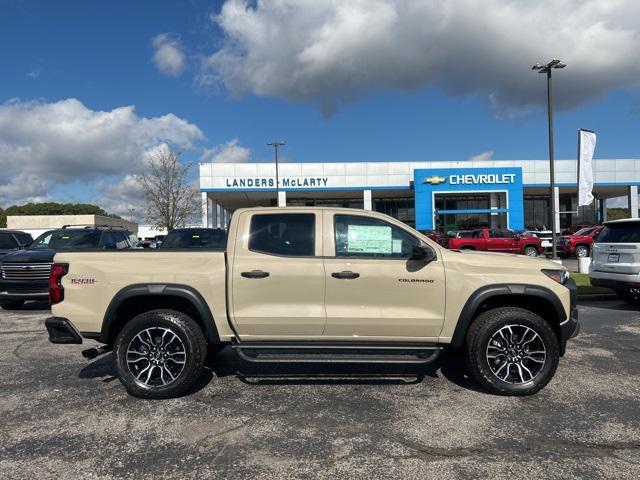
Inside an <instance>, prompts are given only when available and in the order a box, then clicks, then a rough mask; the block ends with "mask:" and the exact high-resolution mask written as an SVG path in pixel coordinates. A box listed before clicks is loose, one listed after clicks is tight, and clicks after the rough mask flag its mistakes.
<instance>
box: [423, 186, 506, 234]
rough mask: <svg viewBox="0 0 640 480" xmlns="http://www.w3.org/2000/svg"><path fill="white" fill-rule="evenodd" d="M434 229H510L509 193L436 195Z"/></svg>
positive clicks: (444, 230) (443, 230) (452, 193)
mask: <svg viewBox="0 0 640 480" xmlns="http://www.w3.org/2000/svg"><path fill="white" fill-rule="evenodd" d="M434 205H435V208H434V227H435V228H434V229H435V230H439V231H441V232H449V231H452V230H474V229H478V228H507V227H508V221H507V192H504V191H502V192H474V193H464V194H462V193H460V192H451V193H444V192H441V193H434Z"/></svg>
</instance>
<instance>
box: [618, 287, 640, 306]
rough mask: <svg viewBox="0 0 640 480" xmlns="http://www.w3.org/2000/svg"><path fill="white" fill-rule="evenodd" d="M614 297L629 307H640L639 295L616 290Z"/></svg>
mask: <svg viewBox="0 0 640 480" xmlns="http://www.w3.org/2000/svg"><path fill="white" fill-rule="evenodd" d="M616 295H617V296H618V298H619V299H620V300H624V301H625V302H627V303H630V304H631V305H640V294H638V293H635V292H631V291H629V290H616Z"/></svg>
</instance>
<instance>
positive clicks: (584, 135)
mask: <svg viewBox="0 0 640 480" xmlns="http://www.w3.org/2000/svg"><path fill="white" fill-rule="evenodd" d="M595 149H596V133H595V132H592V131H591V130H582V129H580V130H578V206H579V207H582V206H583V205H591V203H592V202H593V194H592V193H591V192H592V191H593V165H592V162H593V152H594V151H595Z"/></svg>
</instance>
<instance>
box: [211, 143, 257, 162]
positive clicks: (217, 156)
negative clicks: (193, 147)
mask: <svg viewBox="0 0 640 480" xmlns="http://www.w3.org/2000/svg"><path fill="white" fill-rule="evenodd" d="M250 159H251V149H250V148H247V147H241V146H240V145H239V142H238V139H237V138H234V139H233V140H229V141H228V142H227V143H225V144H222V145H217V146H215V147H213V148H210V149H205V150H204V153H203V154H202V156H201V157H200V162H202V163H244V162H248V161H249V160H250Z"/></svg>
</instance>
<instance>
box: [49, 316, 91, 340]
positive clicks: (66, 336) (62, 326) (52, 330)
mask: <svg viewBox="0 0 640 480" xmlns="http://www.w3.org/2000/svg"><path fill="white" fill-rule="evenodd" d="M44 326H45V327H47V332H49V341H50V342H51V343H82V337H81V336H80V333H78V331H77V330H76V329H75V327H74V326H73V324H72V323H71V322H70V321H69V320H68V319H66V318H63V317H49V318H47V319H46V320H45V321H44Z"/></svg>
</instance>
